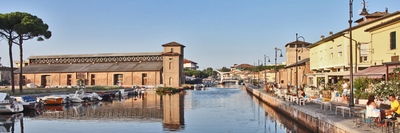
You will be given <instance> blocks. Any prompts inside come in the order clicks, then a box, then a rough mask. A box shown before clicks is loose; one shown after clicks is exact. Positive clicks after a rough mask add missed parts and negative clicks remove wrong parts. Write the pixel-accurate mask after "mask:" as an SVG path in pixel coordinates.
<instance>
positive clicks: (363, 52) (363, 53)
mask: <svg viewBox="0 0 400 133" xmlns="http://www.w3.org/2000/svg"><path fill="white" fill-rule="evenodd" d="M362 62H368V44H367V43H363V44H361V45H360V63H362Z"/></svg>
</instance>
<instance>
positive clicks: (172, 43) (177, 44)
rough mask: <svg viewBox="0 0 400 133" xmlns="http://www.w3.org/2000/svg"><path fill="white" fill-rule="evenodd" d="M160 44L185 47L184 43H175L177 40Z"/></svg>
mask: <svg viewBox="0 0 400 133" xmlns="http://www.w3.org/2000/svg"><path fill="white" fill-rule="evenodd" d="M162 46H182V47H185V46H184V45H182V44H180V43H177V42H170V43H166V44H163V45H162Z"/></svg>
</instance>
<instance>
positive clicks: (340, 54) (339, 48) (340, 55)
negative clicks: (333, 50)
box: [337, 45, 342, 57]
mask: <svg viewBox="0 0 400 133" xmlns="http://www.w3.org/2000/svg"><path fill="white" fill-rule="evenodd" d="M337 48H338V57H342V45H339V46H338V47H337Z"/></svg>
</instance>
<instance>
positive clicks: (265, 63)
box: [264, 55, 270, 83]
mask: <svg viewBox="0 0 400 133" xmlns="http://www.w3.org/2000/svg"><path fill="white" fill-rule="evenodd" d="M267 57H268V62H270V58H269V56H266V55H264V66H267ZM266 81H267V75H266V72H265V71H264V82H265V83H266Z"/></svg>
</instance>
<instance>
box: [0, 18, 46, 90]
mask: <svg viewBox="0 0 400 133" xmlns="http://www.w3.org/2000/svg"><path fill="white" fill-rule="evenodd" d="M48 29H49V26H48V25H47V24H45V23H43V21H42V19H40V18H38V17H37V16H34V15H31V14H30V13H25V12H11V13H5V14H2V13H0V37H2V38H6V39H7V40H8V46H9V56H10V64H11V68H13V58H12V44H16V45H18V46H19V49H20V63H21V65H20V69H19V71H20V73H19V88H20V91H21V92H22V62H23V61H22V55H23V52H22V43H23V41H24V40H29V39H33V38H37V40H38V41H43V40H44V39H43V37H44V38H45V39H49V38H50V37H51V31H49V30H48ZM11 75H12V76H11V86H12V87H11V88H12V92H13V93H14V92H15V90H14V84H15V82H14V72H13V71H11Z"/></svg>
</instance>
